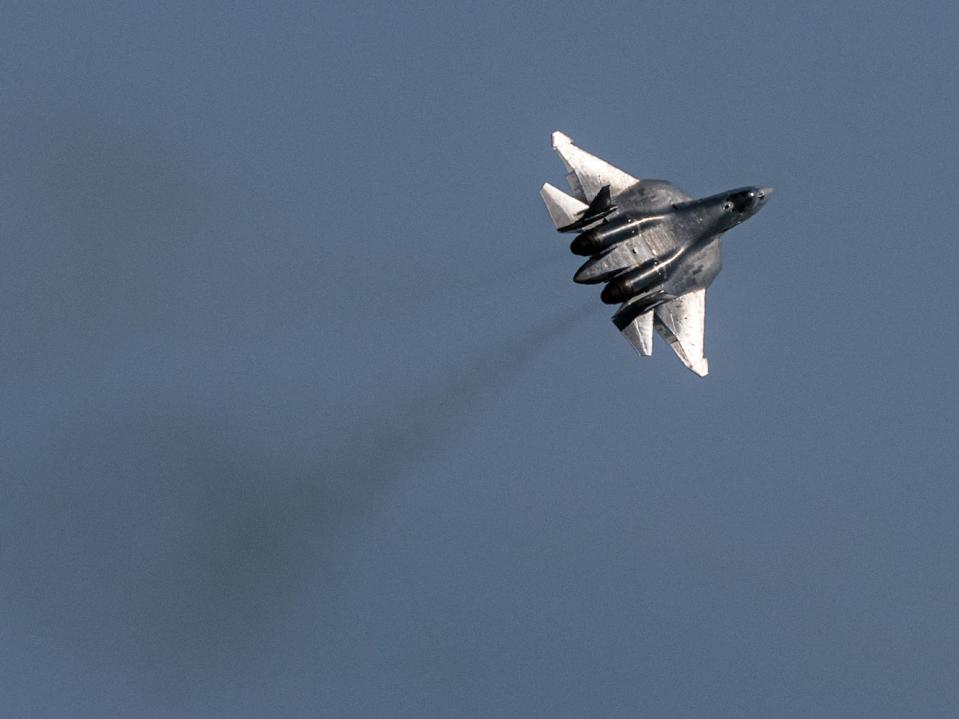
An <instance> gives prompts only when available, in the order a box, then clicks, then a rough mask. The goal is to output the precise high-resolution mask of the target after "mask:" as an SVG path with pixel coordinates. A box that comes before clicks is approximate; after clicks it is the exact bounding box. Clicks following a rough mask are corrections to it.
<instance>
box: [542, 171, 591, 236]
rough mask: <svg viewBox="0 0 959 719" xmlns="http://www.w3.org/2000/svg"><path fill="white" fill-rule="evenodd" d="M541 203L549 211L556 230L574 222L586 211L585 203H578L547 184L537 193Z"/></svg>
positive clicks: (573, 198)
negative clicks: (541, 200) (541, 199)
mask: <svg viewBox="0 0 959 719" xmlns="http://www.w3.org/2000/svg"><path fill="white" fill-rule="evenodd" d="M539 194H540V197H542V198H543V203H544V204H545V205H546V209H547V210H548V211H549V216H550V219H551V220H552V221H553V226H554V227H556V228H557V229H558V228H560V227H563V226H565V225H568V224H570V223H571V222H575V221H576V218H577V217H579V216H580V215H581V214H582V213H583V212H584V211H585V210H586V209H587V207H586V203H585V202H580V201H579V200H577V199H576V198H575V197H571V196H570V195H567V194H566V193H565V192H563V191H562V190H560V189H559V188H557V187H553V186H552V185H551V184H549V183H548V182H547V183H546V184H545V185H543V187H542V188H541V189H540V191H539Z"/></svg>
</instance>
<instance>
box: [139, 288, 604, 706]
mask: <svg viewBox="0 0 959 719" xmlns="http://www.w3.org/2000/svg"><path fill="white" fill-rule="evenodd" d="M595 311H596V307H595V303H593V302H590V303H589V304H588V305H584V306H583V307H581V308H579V309H577V310H574V311H572V312H566V313H563V314H562V315H560V316H557V317H553V318H550V319H548V320H547V321H545V322H543V323H541V324H539V325H538V326H535V327H534V328H533V329H531V330H530V331H529V332H527V333H525V334H523V335H521V336H519V337H514V338H511V339H507V340H504V341H501V342H498V343H496V344H494V345H492V346H490V347H489V348H488V349H487V350H486V351H484V352H482V353H480V354H478V355H476V356H475V357H473V358H472V359H471V360H470V361H469V362H467V363H465V364H462V365H460V366H455V367H452V368H451V369H449V370H448V373H447V374H446V376H445V378H442V379H440V380H439V381H434V382H433V383H432V384H431V385H430V386H428V387H426V388H425V389H423V390H421V391H419V392H417V393H416V394H415V395H414V396H411V397H407V398H406V399H404V400H401V401H396V402H392V403H390V404H388V405H387V406H386V407H385V409H383V411H381V412H379V413H377V414H375V415H371V416H368V417H366V418H364V419H362V420H361V421H360V422H358V423H357V424H356V425H355V426H353V427H352V428H351V429H350V430H349V431H345V432H343V433H341V434H336V435H333V436H329V437H326V438H322V437H321V438H319V439H318V443H319V447H318V449H317V451H316V453H314V454H313V455H312V456H310V457H307V456H303V455H302V454H300V455H299V456H284V455H282V454H280V453H278V454H277V455H275V456H264V455H263V454H262V453H257V452H255V451H251V450H244V449H243V448H238V447H235V446H234V447H225V446H224V445H223V443H222V438H221V439H217V435H218V432H217V429H216V428H215V427H198V426H196V425H195V423H184V422H183V421H182V420H180V419H168V420H167V421H166V422H165V423H164V424H165V425H166V426H165V427H164V426H159V427H158V426H152V427H150V428H149V432H150V434H151V436H153V437H154V438H156V437H161V438H163V441H164V442H165V444H166V446H164V448H163V454H164V455H165V456H166V457H168V458H175V459H176V460H177V461H178V462H179V463H180V464H181V467H185V468H186V470H185V471H186V472H187V474H188V476H189V479H188V481H189V483H190V484H191V485H194V486H195V487H196V490H195V491H196V494H195V496H193V497H191V498H190V505H189V507H184V508H183V509H184V511H185V512H187V514H188V516H189V521H188V523H187V528H186V531H182V527H181V526H179V524H178V529H179V531H180V534H179V537H178V541H176V542H175V543H173V546H172V547H167V548H166V549H165V550H164V552H163V556H162V557H160V558H158V561H156V562H155V563H154V564H153V566H151V567H150V571H149V573H148V574H147V575H145V576H141V577H139V588H138V591H137V592H136V595H137V601H139V602H140V606H141V609H142V610H143V611H142V612H141V616H142V617H144V618H145V621H143V622H141V624H140V625H139V626H138V627H137V632H138V643H139V644H140V645H141V646H142V647H144V648H148V649H149V653H153V654H155V653H159V657H158V658H159V659H162V661H160V662H159V663H158V662H157V661H155V660H154V661H151V666H154V667H156V666H164V665H165V666H167V667H168V671H170V672H172V673H170V674H168V675H167V676H166V677H163V676H160V675H156V673H155V672H154V679H151V681H160V682H162V683H165V684H166V686H165V687H164V688H163V691H175V686H176V685H177V683H178V682H179V681H181V680H182V672H184V671H190V667H191V666H194V665H195V664H197V665H203V666H207V665H208V664H210V663H211V662H212V663H215V660H216V659H217V658H220V659H221V660H223V661H227V660H226V657H228V656H230V655H231V654H232V653H235V652H236V651H237V650H238V649H240V648H243V647H244V646H245V645H247V644H249V643H254V644H255V643H257V642H259V641H264V640H265V638H266V637H268V636H269V634H270V629H271V627H272V626H273V623H274V622H275V621H279V620H280V618H281V617H282V612H283V609H284V607H286V606H287V604H288V602H289V601H290V600H291V599H292V597H294V596H295V595H296V593H297V591H298V590H299V589H300V588H301V586H302V583H303V582H304V581H305V580H306V579H307V577H309V576H313V575H315V574H316V573H317V572H321V573H323V574H324V575H326V574H330V573H334V574H335V571H336V566H337V562H338V561H340V560H338V559H337V557H336V556H332V555H331V554H330V552H331V551H333V550H331V549H330V548H329V547H331V546H335V545H336V542H334V541H332V538H333V535H334V533H335V531H336V529H337V527H338V526H340V525H341V523H342V522H343V521H344V520H346V519H348V518H349V517H351V516H353V515H355V514H356V513H357V512H362V511H364V510H366V509H367V508H369V507H370V506H371V503H375V501H376V499H377V498H378V496H379V495H380V493H381V492H382V491H383V489H384V488H385V487H386V486H387V485H388V483H389V482H390V481H392V480H394V479H396V477H397V476H399V475H401V474H402V473H404V472H406V471H408V470H409V469H411V468H413V467H415V465H416V463H417V462H418V461H419V460H420V459H421V458H422V457H423V456H424V454H425V453H427V452H429V451H431V450H432V449H434V448H436V447H438V446H442V444H443V443H444V442H445V441H447V440H448V439H449V437H450V436H451V435H452V434H454V433H455V432H456V431H457V430H459V429H460V428H462V427H463V426H465V421H466V420H467V419H469V418H470V416H471V414H472V413H471V410H472V409H473V408H475V407H476V406H477V404H478V403H479V402H480V401H481V400H482V399H484V398H486V397H488V396H489V395H490V394H492V393H495V391H496V390H498V389H502V388H503V387H504V385H506V384H507V383H508V382H509V381H511V380H512V379H514V378H516V377H517V376H518V375H519V374H520V373H521V372H522V371H523V370H525V369H526V368H527V367H528V366H529V365H530V363H531V362H532V361H534V360H535V359H536V357H538V356H540V354H541V353H542V352H544V351H546V350H547V349H548V347H549V345H550V343H551V342H552V341H554V340H556V339H558V338H560V337H561V336H562V335H563V334H564V333H567V332H569V331H570V330H571V329H572V328H574V327H575V326H576V325H577V323H579V322H580V321H582V320H583V319H584V318H585V317H586V316H587V315H589V314H592V313H594V312H595ZM318 455H319V456H318Z"/></svg>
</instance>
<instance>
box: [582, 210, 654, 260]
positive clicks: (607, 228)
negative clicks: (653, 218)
mask: <svg viewBox="0 0 959 719" xmlns="http://www.w3.org/2000/svg"><path fill="white" fill-rule="evenodd" d="M639 227H640V223H639V222H638V221H637V220H634V219H632V218H629V217H620V218H617V219H615V220H613V221H612V222H604V223H603V224H601V225H598V226H596V227H593V228H592V229H589V230H586V232H583V233H580V234H578V235H576V239H574V240H573V242H572V243H571V244H570V246H569V250H570V252H572V253H573V254H574V255H581V256H583V257H589V256H590V255H598V254H599V253H600V252H602V251H603V250H605V249H606V248H608V247H611V246H612V245H615V244H616V243H617V242H621V241H622V240H625V239H627V238H630V237H633V236H635V235H636V234H637V233H638V232H639Z"/></svg>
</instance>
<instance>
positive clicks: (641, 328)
mask: <svg viewBox="0 0 959 719" xmlns="http://www.w3.org/2000/svg"><path fill="white" fill-rule="evenodd" d="M622 332H623V337H625V338H626V339H628V340H629V343H630V344H631V345H632V346H633V347H635V348H636V351H637V352H639V353H640V354H641V355H642V356H643V357H649V356H650V355H651V354H652V353H653V311H652V310H649V311H647V312H644V313H643V314H641V315H639V317H637V318H636V319H634V320H633V321H632V322H630V323H629V324H628V325H626V326H625V327H624V328H623V330H622Z"/></svg>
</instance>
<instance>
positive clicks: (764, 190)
mask: <svg viewBox="0 0 959 719" xmlns="http://www.w3.org/2000/svg"><path fill="white" fill-rule="evenodd" d="M773 192H775V190H773V188H771V187H760V188H759V195H760V197H762V198H763V199H764V200H768V199H769V198H770V197H772V194H773Z"/></svg>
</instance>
